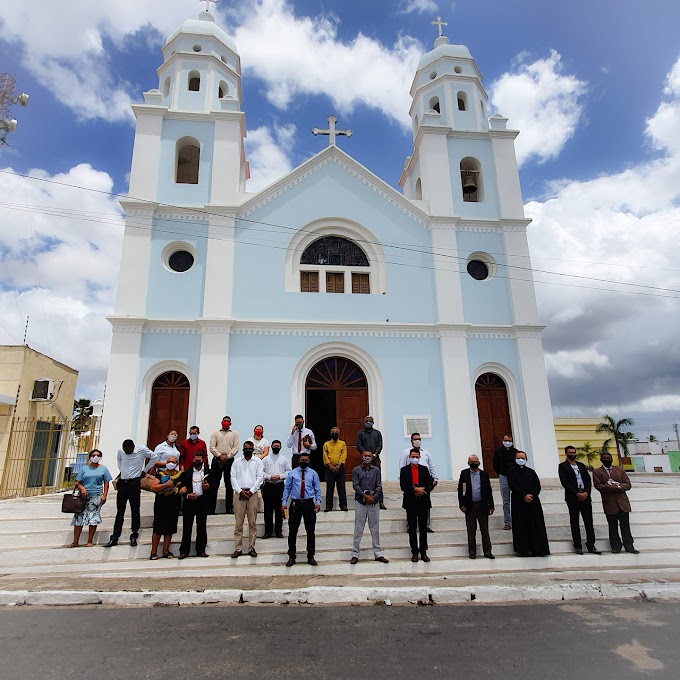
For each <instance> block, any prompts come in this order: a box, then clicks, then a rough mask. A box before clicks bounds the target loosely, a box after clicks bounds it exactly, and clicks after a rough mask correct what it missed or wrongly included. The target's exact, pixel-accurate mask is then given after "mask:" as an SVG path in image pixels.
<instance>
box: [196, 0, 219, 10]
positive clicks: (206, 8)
mask: <svg viewBox="0 0 680 680" xmlns="http://www.w3.org/2000/svg"><path fill="white" fill-rule="evenodd" d="M198 1H199V2H204V3H205V11H206V12H210V3H211V2H212V3H214V4H215V5H216V4H217V0H198Z"/></svg>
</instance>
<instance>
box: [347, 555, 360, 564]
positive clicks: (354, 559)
mask: <svg viewBox="0 0 680 680" xmlns="http://www.w3.org/2000/svg"><path fill="white" fill-rule="evenodd" d="M358 561H359V558H358V557H353V558H352V559H351V560H350V561H349V563H350V564H356V563H357V562H358Z"/></svg>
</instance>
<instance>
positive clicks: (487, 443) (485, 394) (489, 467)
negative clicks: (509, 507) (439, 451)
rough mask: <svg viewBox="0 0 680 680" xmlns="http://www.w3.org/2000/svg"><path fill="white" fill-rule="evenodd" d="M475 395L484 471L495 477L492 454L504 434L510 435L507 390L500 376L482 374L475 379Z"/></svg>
mask: <svg viewBox="0 0 680 680" xmlns="http://www.w3.org/2000/svg"><path fill="white" fill-rule="evenodd" d="M475 394H476V396H477V414H478V416H479V434H480V436H481V440H482V458H483V465H484V469H485V470H486V471H487V472H488V473H489V475H490V476H491V477H496V476H497V475H496V473H495V472H494V470H493V452H494V451H495V450H496V448H498V447H499V446H500V445H501V442H502V441H503V435H504V434H512V428H511V421H510V407H509V405H508V388H507V386H506V384H505V382H504V381H503V379H502V378H501V377H500V376H498V375H496V374H495V373H484V374H483V375H480V376H479V378H477V382H476V383H475Z"/></svg>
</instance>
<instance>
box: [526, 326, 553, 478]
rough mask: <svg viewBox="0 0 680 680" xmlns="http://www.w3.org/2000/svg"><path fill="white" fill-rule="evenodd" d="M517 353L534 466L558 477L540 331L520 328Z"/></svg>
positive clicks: (541, 474) (539, 471)
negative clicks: (521, 329)
mask: <svg viewBox="0 0 680 680" xmlns="http://www.w3.org/2000/svg"><path fill="white" fill-rule="evenodd" d="M517 354H518V356H519V365H520V371H521V372H522V382H523V384H524V403H525V407H526V415H527V421H528V423H529V432H528V439H529V441H530V442H531V455H532V464H533V468H534V470H536V473H537V474H538V476H539V477H540V478H541V479H549V478H555V477H557V464H558V463H559V458H558V455H557V441H556V439H555V425H554V423H553V414H552V406H551V404H550V391H549V389H548V376H547V374H546V370H545V362H544V360H543V342H542V340H541V334H540V332H537V331H526V332H525V331H518V332H517Z"/></svg>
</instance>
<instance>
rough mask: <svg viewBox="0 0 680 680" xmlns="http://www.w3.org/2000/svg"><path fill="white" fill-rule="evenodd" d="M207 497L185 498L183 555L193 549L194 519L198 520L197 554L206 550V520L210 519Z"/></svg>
mask: <svg viewBox="0 0 680 680" xmlns="http://www.w3.org/2000/svg"><path fill="white" fill-rule="evenodd" d="M206 500H207V499H206V498H205V497H199V498H197V499H196V500H191V499H190V498H185V499H184V505H183V508H182V510H183V513H184V514H183V516H182V544H181V545H180V547H179V552H180V554H181V555H188V554H189V551H190V550H191V530H192V528H193V526H194V519H195V520H196V554H197V555H199V554H201V553H204V552H205V548H206V546H207V545H208V530H207V528H206V522H207V519H208V509H207V507H206Z"/></svg>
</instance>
